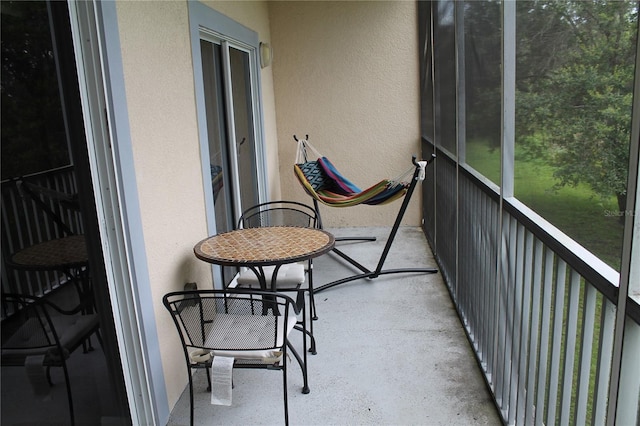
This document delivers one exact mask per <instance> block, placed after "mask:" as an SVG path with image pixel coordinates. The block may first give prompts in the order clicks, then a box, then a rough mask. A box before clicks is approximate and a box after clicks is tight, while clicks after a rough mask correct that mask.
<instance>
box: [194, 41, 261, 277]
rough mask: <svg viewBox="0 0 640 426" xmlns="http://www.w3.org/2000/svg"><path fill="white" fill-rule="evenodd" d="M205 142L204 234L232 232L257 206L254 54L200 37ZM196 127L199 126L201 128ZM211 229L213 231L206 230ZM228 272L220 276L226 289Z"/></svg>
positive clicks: (235, 44)
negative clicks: (206, 220)
mask: <svg viewBox="0 0 640 426" xmlns="http://www.w3.org/2000/svg"><path fill="white" fill-rule="evenodd" d="M199 43H200V46H199V47H200V52H199V53H200V58H201V61H202V62H201V63H202V89H203V90H202V91H203V93H202V97H203V98H204V110H205V114H204V116H205V120H203V121H205V122H206V124H205V125H204V126H203V127H205V128H206V137H205V138H203V140H202V141H201V144H202V147H201V150H202V153H203V158H206V159H207V161H208V164H206V165H204V169H205V170H204V177H205V182H206V186H207V188H205V197H207V198H209V199H208V200H207V201H208V202H207V206H208V210H209V211H208V212H207V215H208V217H209V224H210V226H209V228H210V233H214V232H215V233H220V232H226V231H230V230H232V229H234V228H235V226H236V224H237V220H238V218H239V216H240V214H241V213H242V211H243V209H246V208H247V207H250V206H252V205H255V204H257V203H259V202H260V199H261V196H260V193H261V191H260V182H261V180H262V173H260V170H262V167H261V166H260V165H261V161H262V160H261V150H260V149H259V146H258V144H257V140H259V135H260V131H259V126H258V124H259V123H260V120H259V119H257V118H256V117H259V112H258V111H259V110H258V108H257V103H258V97H257V89H256V86H257V80H256V78H255V76H256V75H257V72H258V67H257V65H256V60H255V48H254V47H252V46H251V45H245V44H244V43H242V42H238V41H237V40H233V39H231V38H227V37H225V36H222V35H220V34H218V33H215V34H212V33H209V32H207V31H201V32H200V40H199ZM201 126H202V124H201ZM212 225H213V226H212ZM234 275H235V270H234V269H233V268H225V269H223V271H222V280H223V282H224V284H225V285H227V284H229V283H230V282H231V280H232V279H233V276H234Z"/></svg>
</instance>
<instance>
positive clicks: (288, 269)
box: [238, 263, 305, 287]
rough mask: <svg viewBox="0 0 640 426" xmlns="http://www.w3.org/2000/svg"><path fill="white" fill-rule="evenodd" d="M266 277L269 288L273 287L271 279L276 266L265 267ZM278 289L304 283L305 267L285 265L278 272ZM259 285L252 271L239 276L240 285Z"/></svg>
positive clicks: (249, 270)
mask: <svg viewBox="0 0 640 426" xmlns="http://www.w3.org/2000/svg"><path fill="white" fill-rule="evenodd" d="M263 269H264V275H265V278H266V280H267V287H270V286H271V277H272V276H273V270H274V269H275V266H265V267H264V268H263ZM276 280H277V282H276V284H277V286H278V287H286V286H295V285H298V284H302V283H304V280H305V275H304V265H303V264H301V263H291V264H285V265H282V266H281V267H280V269H279V270H278V275H277V277H276ZM258 284H259V282H258V277H257V276H256V274H255V273H254V272H253V271H252V270H251V269H245V270H242V271H241V272H240V274H239V276H238V285H254V286H257V285H258Z"/></svg>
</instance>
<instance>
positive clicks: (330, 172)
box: [293, 135, 438, 293]
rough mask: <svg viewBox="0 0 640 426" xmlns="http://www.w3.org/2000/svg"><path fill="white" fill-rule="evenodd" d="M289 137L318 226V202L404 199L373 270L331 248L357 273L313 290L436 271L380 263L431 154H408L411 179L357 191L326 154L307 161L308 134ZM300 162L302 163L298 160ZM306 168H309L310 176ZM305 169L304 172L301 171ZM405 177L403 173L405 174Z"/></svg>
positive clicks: (375, 202)
mask: <svg viewBox="0 0 640 426" xmlns="http://www.w3.org/2000/svg"><path fill="white" fill-rule="evenodd" d="M293 138H294V139H295V140H296V142H298V159H297V160H296V164H294V172H295V175H296V177H297V178H298V181H299V182H300V184H301V185H302V187H303V188H304V190H305V191H306V192H307V194H309V195H310V196H311V197H312V198H313V205H314V207H315V209H316V211H317V212H318V218H319V222H320V223H319V226H320V228H322V227H323V225H322V218H321V216H320V209H319V207H320V206H319V203H322V204H324V205H327V206H329V207H350V206H354V205H358V204H369V205H380V204H386V203H390V202H393V201H395V200H397V199H399V198H401V197H402V196H404V199H403V201H402V205H401V206H400V210H399V211H398V214H397V215H396V219H395V222H394V224H393V227H392V228H391V231H390V233H389V237H388V238H387V243H386V244H385V246H384V249H383V251H382V254H381V255H380V258H379V260H378V264H377V266H376V268H375V269H374V270H370V269H369V268H367V267H366V266H364V265H362V264H361V263H360V262H358V261H357V260H355V259H353V258H352V257H350V256H349V255H347V254H346V253H344V252H343V251H342V250H340V249H339V248H336V247H334V248H333V250H332V251H333V252H334V253H335V254H337V255H338V256H339V257H341V258H342V259H343V260H345V261H346V262H348V263H349V264H351V265H352V266H354V267H355V268H356V269H358V270H359V271H360V273H358V274H355V275H351V276H348V277H345V278H341V279H339V280H336V281H332V282H330V283H327V284H324V285H322V286H320V287H317V288H316V289H315V293H319V292H321V291H323V290H326V289H328V288H331V287H335V286H337V285H340V284H344V283H347V282H350V281H355V280H359V279H362V278H377V277H378V276H380V275H387V274H406V273H428V274H435V273H437V272H438V270H437V269H435V268H401V269H384V262H385V261H386V259H387V255H388V254H389V250H390V249H391V246H392V244H393V240H394V239H395V237H396V234H397V232H398V229H399V228H400V222H402V218H403V217H404V214H405V212H406V210H407V207H408V205H409V202H410V201H411V196H412V195H413V191H414V190H415V187H416V185H417V183H418V181H422V180H423V179H424V170H425V168H426V167H427V166H428V165H429V164H431V163H432V162H433V161H434V160H435V155H434V154H432V156H431V158H430V159H429V160H427V161H420V162H418V161H416V156H415V155H414V156H412V158H411V162H412V164H413V167H412V168H411V169H410V173H411V179H410V181H409V182H408V183H407V182H402V181H401V180H400V179H392V180H387V179H384V180H382V181H380V182H379V183H377V184H375V185H373V186H371V187H369V188H367V189H365V190H363V191H362V190H359V188H358V187H357V186H355V185H353V184H352V183H351V182H350V181H349V180H348V179H346V178H345V177H344V176H343V175H342V174H341V173H340V172H339V171H338V170H337V169H336V168H335V167H334V166H333V165H332V164H331V162H329V161H328V159H326V157H322V156H318V159H317V160H311V161H310V160H309V159H308V152H309V151H313V152H315V153H317V151H316V150H315V149H314V148H313V147H312V146H311V145H310V144H309V142H308V139H309V135H306V139H298V138H297V136H295V135H294V136H293ZM299 161H302V162H299ZM309 171H312V175H310V174H309V173H310V172H309ZM305 172H306V173H305ZM405 176H406V174H405ZM375 240H376V237H337V238H336V242H339V241H375Z"/></svg>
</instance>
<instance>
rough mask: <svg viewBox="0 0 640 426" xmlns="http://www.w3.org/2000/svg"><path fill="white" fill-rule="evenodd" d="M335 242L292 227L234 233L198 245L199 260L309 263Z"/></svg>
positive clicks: (323, 233) (316, 231) (324, 235)
mask: <svg viewBox="0 0 640 426" xmlns="http://www.w3.org/2000/svg"><path fill="white" fill-rule="evenodd" d="M334 244H335V238H334V237H333V235H331V234H330V233H328V232H326V231H323V230H321V229H314V228H299V227H292V226H273V227H262V228H246V229H237V230H235V231H231V232H226V233H223V234H218V235H214V236H213V237H209V238H206V239H204V240H202V241H200V242H199V243H198V244H196V246H195V247H194V249H193V251H194V253H195V255H196V257H197V258H198V259H201V260H204V261H206V262H210V263H215V264H219V265H231V266H234V265H248V264H250V265H261V266H266V265H277V264H281V263H291V262H297V261H300V260H305V259H311V258H313V257H317V256H320V255H321V254H324V253H326V252H328V251H329V250H331V249H332V248H333V246H334Z"/></svg>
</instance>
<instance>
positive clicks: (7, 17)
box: [0, 1, 70, 179]
mask: <svg viewBox="0 0 640 426" xmlns="http://www.w3.org/2000/svg"><path fill="white" fill-rule="evenodd" d="M1 7H2V14H1V16H2V22H1V25H0V27H1V32H2V34H1V35H2V37H1V51H2V79H1V85H0V86H1V92H2V109H1V117H2V139H1V140H2V156H1V157H2V179H6V178H9V177H17V176H22V175H26V174H30V173H35V172H40V171H43V170H49V169H53V168H56V167H60V166H64V165H67V164H69V161H70V160H69V153H68V147H67V141H66V136H65V129H64V121H63V115H62V105H61V100H60V93H59V87H58V79H57V74H56V62H55V57H54V51H53V45H52V41H51V30H50V26H49V15H48V13H47V4H46V3H45V2H41V1H38V2H36V1H2V2H1Z"/></svg>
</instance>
